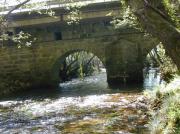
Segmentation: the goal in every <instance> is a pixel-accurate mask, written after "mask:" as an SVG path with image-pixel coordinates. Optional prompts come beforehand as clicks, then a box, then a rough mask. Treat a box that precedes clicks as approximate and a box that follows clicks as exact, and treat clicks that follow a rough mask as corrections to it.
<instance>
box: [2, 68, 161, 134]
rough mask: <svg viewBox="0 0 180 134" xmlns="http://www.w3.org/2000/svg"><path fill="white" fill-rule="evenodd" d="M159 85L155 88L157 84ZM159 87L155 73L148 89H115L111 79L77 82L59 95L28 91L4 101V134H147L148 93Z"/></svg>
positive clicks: (49, 91) (148, 78)
mask: <svg viewBox="0 0 180 134" xmlns="http://www.w3.org/2000/svg"><path fill="white" fill-rule="evenodd" d="M153 81H154V82H153ZM152 83H153V84H154V83H155V84H156V85H158V84H159V78H158V77H155V75H153V74H152V72H150V73H149V75H146V78H145V82H144V86H137V85H134V86H127V85H126V86H125V85H124V86H122V87H121V88H117V89H110V88H108V85H107V83H106V74H105V73H101V74H98V75H96V76H91V77H87V78H85V79H84V80H79V79H74V80H72V81H70V82H66V83H62V84H60V88H59V89H39V90H35V89H34V90H31V91H26V92H25V91H24V92H21V93H17V94H14V95H11V96H9V97H8V98H7V97H6V98H4V99H1V101H0V133H1V134H30V133H33V134H130V133H136V134H148V133H149V131H148V125H147V122H148V118H149V115H148V100H147V99H146V98H145V97H144V96H143V94H142V91H143V89H144V87H145V88H149V89H152V86H155V85H153V84H152Z"/></svg>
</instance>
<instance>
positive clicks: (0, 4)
mask: <svg viewBox="0 0 180 134" xmlns="http://www.w3.org/2000/svg"><path fill="white" fill-rule="evenodd" d="M24 1H25V0H0V8H1V10H0V14H6V13H7V12H8V10H4V5H5V7H6V8H7V7H8V8H9V9H10V8H11V6H14V5H16V4H19V3H21V2H24ZM45 1H55V0H31V1H30V2H28V4H30V3H37V2H45ZM56 1H57V0H56ZM59 1H68V2H71V1H73V0H59ZM75 1H81V4H90V3H101V2H109V1H117V0H75ZM82 1H83V3H82ZM68 2H66V3H64V4H60V5H59V4H53V5H52V4H51V6H49V7H50V8H58V7H64V6H65V7H66V6H67V5H68ZM74 3H79V2H74ZM49 7H48V8H49ZM34 8H35V9H37V7H34ZM41 8H42V9H45V8H47V7H41ZM38 9H39V8H38ZM29 10H31V9H20V10H15V11H13V13H18V12H23V11H29Z"/></svg>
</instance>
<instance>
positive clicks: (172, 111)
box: [145, 76, 180, 134]
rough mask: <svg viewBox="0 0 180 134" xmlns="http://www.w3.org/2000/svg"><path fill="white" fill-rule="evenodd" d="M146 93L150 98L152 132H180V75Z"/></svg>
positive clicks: (163, 133)
mask: <svg viewBox="0 0 180 134" xmlns="http://www.w3.org/2000/svg"><path fill="white" fill-rule="evenodd" d="M145 95H146V96H148V98H149V99H150V114H151V115H152V116H151V117H152V118H151V120H150V122H149V128H150V131H151V133H152V134H180V76H177V77H176V78H175V79H174V80H172V81H171V82H170V83H169V84H167V85H163V86H161V87H158V88H157V89H156V90H154V91H145Z"/></svg>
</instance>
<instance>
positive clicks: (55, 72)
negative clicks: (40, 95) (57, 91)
mask: <svg viewBox="0 0 180 134" xmlns="http://www.w3.org/2000/svg"><path fill="white" fill-rule="evenodd" d="M76 52H87V53H91V54H93V55H94V56H96V57H97V58H98V59H99V60H100V61H101V62H102V64H103V66H104V67H105V68H106V66H105V61H104V60H102V59H101V58H99V56H97V55H96V54H94V53H93V52H91V51H88V50H84V49H74V50H69V51H67V52H65V53H64V54H62V55H60V56H59V57H58V58H57V59H56V60H55V63H54V64H53V66H52V69H51V70H52V72H51V81H52V85H53V87H56V88H57V87H58V86H59V83H60V76H59V71H60V70H59V69H60V66H61V65H62V63H63V61H64V60H65V58H66V57H68V56H69V55H71V54H73V53H76Z"/></svg>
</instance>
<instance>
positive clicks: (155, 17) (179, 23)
mask: <svg viewBox="0 0 180 134" xmlns="http://www.w3.org/2000/svg"><path fill="white" fill-rule="evenodd" d="M125 2H126V4H127V5H128V6H129V7H130V8H131V11H132V13H133V14H134V15H135V16H136V17H137V20H138V22H139V24H140V25H141V26H142V27H143V29H144V30H146V31H147V32H148V33H150V34H151V35H153V36H154V37H157V38H158V39H159V41H160V42H162V43H163V45H164V48H165V50H166V52H167V55H168V56H170V57H171V58H172V60H173V61H174V63H175V64H176V65H177V67H178V70H180V30H179V28H180V20H179V15H180V14H179V13H180V3H179V2H178V1H175V0H125Z"/></svg>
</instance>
